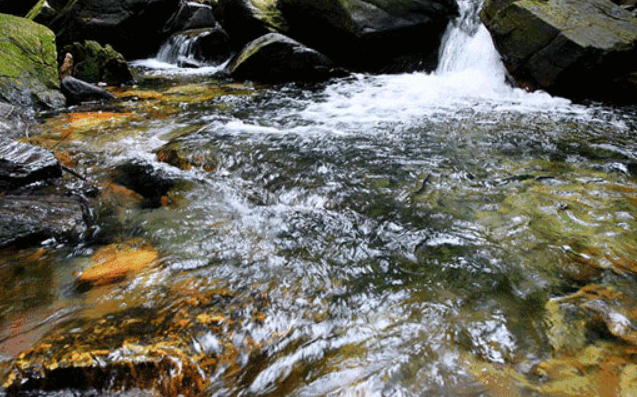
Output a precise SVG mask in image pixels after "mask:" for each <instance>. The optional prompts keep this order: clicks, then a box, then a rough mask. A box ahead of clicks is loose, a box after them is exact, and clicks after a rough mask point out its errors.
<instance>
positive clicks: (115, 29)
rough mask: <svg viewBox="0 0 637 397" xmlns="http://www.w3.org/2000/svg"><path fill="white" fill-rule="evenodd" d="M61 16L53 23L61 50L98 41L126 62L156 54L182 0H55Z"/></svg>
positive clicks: (51, 2) (52, 26)
mask: <svg viewBox="0 0 637 397" xmlns="http://www.w3.org/2000/svg"><path fill="white" fill-rule="evenodd" d="M49 4H50V5H51V6H52V7H53V8H54V9H55V10H57V16H56V17H55V19H54V20H52V21H51V22H50V24H49V26H50V27H51V29H53V31H54V32H55V33H56V35H57V38H58V44H59V45H60V48H63V47H64V46H65V45H68V44H72V43H74V42H81V41H84V40H95V41H97V42H99V43H100V44H103V45H105V44H110V45H112V46H113V48H114V49H115V50H117V51H118V52H120V53H122V54H123V55H124V57H125V58H126V59H135V58H143V57H147V56H150V55H154V54H155V53H156V52H157V49H158V48H159V45H160V44H161V43H162V41H163V40H164V39H165V35H164V34H163V33H162V31H163V28H164V26H165V25H166V22H167V21H168V20H169V19H170V18H171V17H172V16H173V14H174V13H175V12H176V11H177V10H178V9H179V0H51V1H49Z"/></svg>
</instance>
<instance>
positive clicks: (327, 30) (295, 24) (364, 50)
mask: <svg viewBox="0 0 637 397" xmlns="http://www.w3.org/2000/svg"><path fill="white" fill-rule="evenodd" d="M279 8H280V9H281V12H282V14H283V16H284V17H285V19H286V20H287V21H288V25H289V31H288V35H289V36H290V37H292V38H294V39H296V40H298V41H300V42H302V43H304V44H305V45H308V46H311V47H312V48H316V49H317V50H319V51H321V52H322V53H324V54H326V55H327V56H329V57H330V58H331V59H332V60H334V61H335V62H337V63H341V64H344V65H346V66H348V67H351V68H354V69H358V70H369V71H409V70H415V69H433V68H435V66H436V64H437V55H438V49H439V47H440V40H441V37H442V35H443V33H444V31H445V29H446V27H447V25H448V23H449V20H450V19H452V18H453V17H455V16H456V15H457V13H458V8H457V5H456V2H455V1H453V0H399V1H396V0H323V1H315V0H279Z"/></svg>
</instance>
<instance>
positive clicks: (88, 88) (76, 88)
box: [62, 77, 115, 104]
mask: <svg viewBox="0 0 637 397" xmlns="http://www.w3.org/2000/svg"><path fill="white" fill-rule="evenodd" d="M62 93H63V94H64V96H66V99H67V101H68V103H69V104H79V103H82V102H91V101H110V100H113V99H115V96H114V95H113V94H111V93H110V92H108V91H106V90H105V89H103V88H100V87H98V86H96V85H94V84H89V83H87V82H85V81H82V80H79V79H76V78H75V77H65V78H64V80H62Z"/></svg>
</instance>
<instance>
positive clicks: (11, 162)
mask: <svg viewBox="0 0 637 397" xmlns="http://www.w3.org/2000/svg"><path fill="white" fill-rule="evenodd" d="M61 175H62V168H61V166H60V163H59V162H58V161H57V159H56V158H55V156H54V155H53V153H51V152H50V151H48V150H46V149H43V148H41V147H38V146H33V145H27V144H24V143H20V142H17V141H14V140H11V139H5V138H2V137H0V192H2V191H3V190H5V191H6V190H9V189H13V188H16V187H19V186H24V185H28V184H30V183H33V182H37V181H42V180H45V179H49V178H57V177H59V176H61Z"/></svg>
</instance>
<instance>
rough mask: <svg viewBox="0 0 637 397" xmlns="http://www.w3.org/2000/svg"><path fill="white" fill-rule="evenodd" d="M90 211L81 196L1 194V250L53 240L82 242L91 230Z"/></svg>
mask: <svg viewBox="0 0 637 397" xmlns="http://www.w3.org/2000/svg"><path fill="white" fill-rule="evenodd" d="M88 214H89V211H88V207H87V206H86V204H85V203H84V202H83V201H82V199H80V198H79V197H77V196H73V195H67V194H64V193H51V192H50V191H49V190H38V191H36V192H28V193H23V194H7V195H0V247H2V246H6V245H12V244H20V245H30V244H36V243H38V242H40V241H43V240H47V239H49V238H55V239H56V240H58V241H71V242H72V241H79V240H81V239H82V238H83V237H85V235H86V233H87V232H88V231H89V224H90V221H89V218H90V217H89V216H88Z"/></svg>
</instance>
